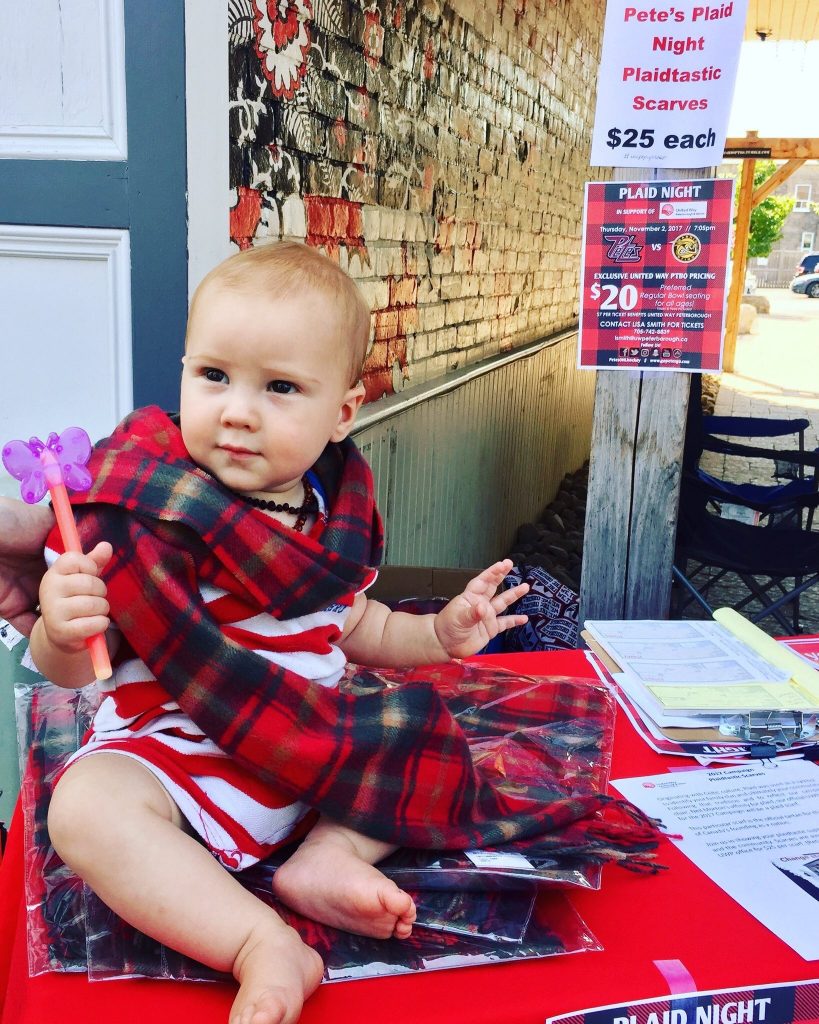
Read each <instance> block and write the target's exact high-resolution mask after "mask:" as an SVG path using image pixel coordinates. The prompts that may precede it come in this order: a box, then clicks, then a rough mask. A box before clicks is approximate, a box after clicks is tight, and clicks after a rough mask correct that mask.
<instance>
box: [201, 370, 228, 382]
mask: <svg viewBox="0 0 819 1024" xmlns="http://www.w3.org/2000/svg"><path fill="white" fill-rule="evenodd" d="M202 376H203V377H204V378H205V380H209V381H210V382H211V383H212V384H223V383H226V382H227V374H226V373H225V371H224V370H217V369H216V367H215V366H206V367H205V368H204V369H203V370H202Z"/></svg>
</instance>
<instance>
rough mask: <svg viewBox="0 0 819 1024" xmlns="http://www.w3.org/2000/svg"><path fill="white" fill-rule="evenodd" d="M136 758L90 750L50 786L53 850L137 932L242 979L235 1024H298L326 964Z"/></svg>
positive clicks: (232, 1017) (232, 1019)
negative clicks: (215, 850)
mask: <svg viewBox="0 0 819 1024" xmlns="http://www.w3.org/2000/svg"><path fill="white" fill-rule="evenodd" d="M183 824H184V821H183V819H182V816H181V814H180V813H179V809H178V808H177V807H176V805H175V804H174V803H173V801H172V800H171V799H170V797H169V796H168V794H167V793H166V792H165V790H164V789H163V787H162V786H161V785H160V783H159V782H158V781H157V779H156V778H155V777H154V776H153V775H152V774H151V773H150V772H149V771H148V770H147V769H146V768H145V767H144V766H143V765H141V764H140V763H139V762H137V761H135V760H133V759H132V758H129V757H123V756H122V755H118V754H94V755H93V756H92V757H86V758H83V759H82V760H80V761H77V762H76V763H75V764H73V765H71V766H70V768H68V770H67V771H66V772H65V774H64V775H63V777H62V778H61V779H60V781H59V783H58V784H57V787H56V789H55V791H54V795H53V798H52V802H51V806H50V808H49V815H48V827H49V832H50V834H51V840H52V842H53V844H54V847H55V849H56V850H57V852H58V853H59V855H60V856H61V857H62V858H63V860H64V861H65V862H66V863H67V864H68V865H69V866H70V867H72V868H73V869H74V870H75V871H76V872H77V873H78V874H79V875H80V876H81V877H82V878H83V879H84V880H85V881H86V882H87V883H88V885H89V886H90V887H91V888H92V889H93V890H94V891H95V892H96V893H97V895H98V896H99V897H100V899H102V900H103V902H104V903H106V904H107V905H108V906H109V907H111V909H112V910H114V911H115V912H116V913H117V914H119V915H120V916H121V917H122V918H124V919H125V920H126V921H128V922H130V923H131V924H132V925H134V927H136V928H138V929H139V930H140V931H143V932H145V933H146V934H148V935H151V936H152V937H153V938H155V939H158V940H159V941H160V942H163V943H165V944H166V945H168V946H171V947H173V948H174V949H176V950H179V951H180V952H182V953H185V954H186V955H188V956H192V957H195V958H196V959H197V960H201V961H202V963H205V964H208V966H210V967H214V968H216V969H217V970H220V971H232V972H233V975H234V976H235V978H236V979H237V981H238V982H239V984H240V988H239V993H238V995H237V997H236V1000H235V1002H234V1004H233V1007H232V1008H231V1013H230V1024H294V1022H295V1021H297V1020H298V1018H299V1015H300V1013H301V1008H302V1005H303V1003H304V1000H305V999H306V998H307V997H308V996H309V995H310V993H311V992H312V991H313V990H314V989H315V988H316V986H317V985H318V984H319V982H320V981H321V976H322V971H323V966H322V963H321V958H320V957H319V955H318V953H316V952H315V950H312V949H310V948H309V947H308V946H306V945H305V944H304V943H303V942H302V941H301V939H300V938H299V936H298V934H297V933H296V932H295V931H294V930H293V929H292V928H290V927H288V926H287V925H286V924H285V923H284V922H283V921H282V920H281V918H280V917H279V916H278V914H276V913H275V912H274V911H273V910H272V909H271V908H270V907H267V906H265V904H263V903H262V902H261V901H260V900H258V899H256V897H255V896H253V895H252V894H251V893H249V892H247V890H246V889H244V888H242V886H241V885H240V884H239V883H238V882H237V881H236V879H235V878H232V877H231V875H230V874H229V873H228V872H227V871H226V870H225V869H224V868H223V867H222V866H221V865H220V864H219V863H218V862H217V861H216V860H215V859H214V858H213V856H211V854H210V853H209V852H208V851H207V850H206V849H205V847H203V846H202V845H201V844H200V843H198V842H197V841H196V840H195V839H194V838H193V837H192V836H190V835H188V834H187V833H186V832H184V831H183V830H182V827H183Z"/></svg>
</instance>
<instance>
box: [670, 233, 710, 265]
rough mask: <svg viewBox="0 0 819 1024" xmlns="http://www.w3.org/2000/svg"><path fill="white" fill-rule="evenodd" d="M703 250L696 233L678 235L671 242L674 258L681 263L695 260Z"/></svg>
mask: <svg viewBox="0 0 819 1024" xmlns="http://www.w3.org/2000/svg"><path fill="white" fill-rule="evenodd" d="M701 250H702V244H701V242H700V240H699V238H697V236H696V235H690V234H685V235H677V237H676V238H675V239H674V241H673V242H672V243H671V252H672V253H673V254H674V259H675V260H677V261H678V262H680V263H690V262H691V261H692V260H695V259H696V258H697V257H698V256H699V254H700V251H701Z"/></svg>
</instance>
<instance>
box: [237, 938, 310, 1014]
mask: <svg viewBox="0 0 819 1024" xmlns="http://www.w3.org/2000/svg"><path fill="white" fill-rule="evenodd" d="M323 973H324V964H323V963H322V961H321V957H320V956H319V955H318V953H317V952H316V951H315V950H314V949H311V948H310V947H309V946H306V945H305V944H304V943H303V942H302V941H301V939H300V938H299V936H298V934H297V933H296V932H295V931H294V930H293V929H292V928H288V927H287V926H286V925H282V924H277V925H276V926H274V927H271V928H260V929H257V930H256V931H255V932H254V933H253V934H251V936H250V938H249V939H248V941H247V942H246V943H245V945H244V946H243V948H242V949H241V951H240V953H239V955H238V956H237V958H236V962H235V964H234V965H233V974H234V976H235V978H236V980H237V981H238V982H239V992H238V994H237V996H236V999H235V1000H234V1001H233V1006H232V1007H231V1008H230V1024H295V1022H296V1021H297V1020H298V1019H299V1017H300V1016H301V1010H302V1006H303V1005H304V1001H305V999H307V997H308V996H309V995H310V994H311V993H312V992H313V991H314V990H315V989H316V988H317V987H318V985H319V982H320V981H321V978H322V974H323Z"/></svg>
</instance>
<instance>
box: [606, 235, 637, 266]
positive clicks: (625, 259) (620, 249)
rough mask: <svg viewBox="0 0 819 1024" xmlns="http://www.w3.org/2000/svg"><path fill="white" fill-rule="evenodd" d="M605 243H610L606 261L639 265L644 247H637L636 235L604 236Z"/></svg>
mask: <svg viewBox="0 0 819 1024" xmlns="http://www.w3.org/2000/svg"><path fill="white" fill-rule="evenodd" d="M603 241H604V242H608V243H609V247H608V250H607V251H606V259H608V260H611V262H612V263H639V262H640V253H641V252H642V251H643V247H642V245H636V244H635V242H634V235H603Z"/></svg>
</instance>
